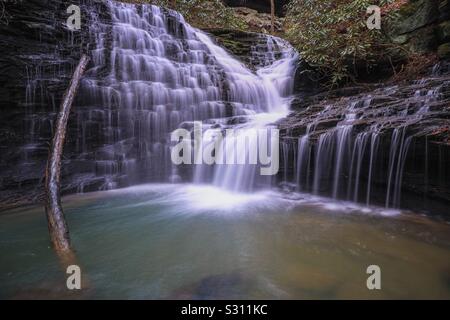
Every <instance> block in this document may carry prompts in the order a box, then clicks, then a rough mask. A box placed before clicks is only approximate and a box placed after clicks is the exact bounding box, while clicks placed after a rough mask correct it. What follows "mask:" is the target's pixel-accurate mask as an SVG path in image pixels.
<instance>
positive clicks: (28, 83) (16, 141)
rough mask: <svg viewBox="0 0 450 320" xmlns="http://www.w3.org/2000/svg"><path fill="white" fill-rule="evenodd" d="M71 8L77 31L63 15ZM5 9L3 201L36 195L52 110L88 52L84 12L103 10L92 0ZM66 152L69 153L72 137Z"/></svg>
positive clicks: (0, 85) (35, 1)
mask: <svg viewBox="0 0 450 320" xmlns="http://www.w3.org/2000/svg"><path fill="white" fill-rule="evenodd" d="M72 4H75V5H78V6H80V7H81V12H82V24H81V27H82V28H81V30H80V31H75V32H72V31H70V30H69V29H68V28H67V27H66V26H65V23H66V20H67V18H68V17H69V15H70V14H68V13H67V12H66V10H67V8H68V7H69V6H70V5H72ZM4 6H5V12H6V13H7V15H6V17H7V19H3V20H2V21H0V44H1V49H0V50H1V51H2V52H1V54H0V108H1V117H0V192H1V193H2V195H3V198H5V197H9V196H12V198H17V197H18V198H23V197H25V198H27V199H28V198H34V197H36V196H38V195H39V194H40V186H41V183H42V180H43V178H44V167H45V162H46V158H47V154H48V153H47V152H48V142H49V140H50V138H51V136H52V130H53V121H54V119H55V115H56V111H57V110H58V108H59V104H60V101H61V98H62V95H63V93H64V91H65V89H66V88H67V85H68V82H69V81H70V78H71V76H72V73H73V70H74V68H75V66H76V65H77V63H78V60H79V58H80V57H81V54H82V53H83V52H87V51H88V50H89V45H90V43H91V40H90V39H89V32H88V25H89V24H90V17H89V16H88V15H87V14H86V12H89V11H88V10H86V9H87V7H93V6H97V7H99V10H98V12H105V10H102V6H103V4H102V2H101V1H91V0H81V1H80V0H77V1H72V0H71V1H64V0H27V1H7V2H5V3H4ZM70 123H71V125H72V126H73V123H72V121H71V122H70ZM72 131H73V130H72ZM66 150H67V152H68V153H70V152H71V150H72V144H71V142H70V134H69V141H68V143H67V146H66ZM14 201H15V200H14Z"/></svg>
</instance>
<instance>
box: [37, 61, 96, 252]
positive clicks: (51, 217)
mask: <svg viewBox="0 0 450 320" xmlns="http://www.w3.org/2000/svg"><path fill="white" fill-rule="evenodd" d="M88 62H89V58H88V57H87V56H86V55H83V56H82V57H81V59H80V62H79V63H78V66H77V68H76V70H75V72H74V74H73V76H72V80H71V81H70V85H69V88H67V90H66V92H65V93H64V96H63V100H62V102H61V106H60V111H59V114H58V118H57V120H56V126H55V134H54V136H53V140H52V145H51V149H50V150H49V158H48V162H47V169H46V172H45V193H46V199H45V212H46V214H47V222H48V231H49V233H50V239H51V241H52V244H53V246H54V248H55V250H56V252H57V253H58V254H69V255H70V252H71V247H70V237H69V229H68V228H67V223H66V220H65V218H64V212H63V209H62V206H61V195H60V188H61V186H60V181H61V177H60V175H61V174H60V173H61V156H62V153H63V146H64V140H65V138H66V127H67V121H68V119H69V114H70V109H71V107H72V102H73V100H74V97H75V94H76V92H77V89H78V85H79V82H80V79H81V77H82V75H83V73H84V70H85V69H86V66H87V64H88Z"/></svg>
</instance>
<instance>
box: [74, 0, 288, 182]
mask: <svg viewBox="0 0 450 320" xmlns="http://www.w3.org/2000/svg"><path fill="white" fill-rule="evenodd" d="M108 6H109V10H110V12H111V18H112V21H113V24H112V26H108V25H105V24H102V23H101V21H99V23H96V24H93V25H92V26H91V29H92V34H93V37H95V39H96V41H95V42H96V45H97V47H96V49H95V50H94V51H93V61H94V64H95V68H93V69H92V70H89V72H88V75H89V77H88V78H87V79H86V80H85V81H84V82H83V88H82V92H83V96H84V105H85V106H86V109H88V110H89V113H88V115H87V119H86V113H80V115H79V119H78V121H79V126H80V131H81V134H80V135H81V137H82V138H81V141H80V142H79V143H78V145H79V153H80V154H81V156H80V157H81V158H86V159H91V158H94V159H95V160H94V161H95V166H96V175H97V176H101V177H106V183H105V186H104V188H114V187H116V186H119V185H130V184H136V183H143V182H144V183H145V182H157V181H163V182H170V181H172V182H180V181H192V180H195V181H196V182H198V183H214V184H215V185H217V186H221V187H224V188H228V189H233V190H237V189H241V190H251V189H252V188H253V187H254V182H253V181H254V180H255V181H256V180H258V178H257V177H255V176H257V175H259V174H258V172H256V171H255V170H254V167H253V166H247V165H244V166H235V168H232V167H230V166H227V165H226V166H223V167H219V166H217V167H213V166H206V167H205V165H203V166H198V168H195V166H190V167H189V168H186V167H179V166H175V165H172V162H171V159H170V150H171V146H172V145H171V143H170V133H171V132H172V131H173V130H175V129H177V128H180V127H183V128H188V129H191V130H192V129H193V122H194V121H202V122H203V123H204V127H205V129H207V128H210V127H212V126H215V127H216V128H221V129H225V128H235V127H236V128H237V127H239V128H247V129H249V128H264V127H268V128H269V127H271V128H273V126H269V125H270V124H271V123H273V122H274V121H276V120H277V119H279V118H281V117H283V116H285V115H286V114H287V112H288V110H289V95H290V94H291V93H292V86H293V75H294V71H295V65H296V64H295V60H296V59H297V54H296V53H295V51H294V50H293V49H292V47H291V46H290V45H289V44H288V43H286V42H284V41H283V40H281V39H278V38H275V37H271V36H260V37H259V38H258V36H255V37H256V39H259V42H263V43H262V44H259V45H258V46H256V45H255V47H254V48H253V50H254V51H255V54H254V55H255V57H258V59H259V60H260V61H259V63H258V65H261V66H265V67H260V68H259V70H256V71H251V70H250V69H249V68H248V67H246V66H245V65H244V64H243V63H241V62H240V61H238V60H237V59H235V58H234V57H232V56H231V55H230V54H229V53H228V52H227V51H225V50H224V49H223V48H221V47H219V46H217V45H216V44H215V43H214V41H213V40H212V39H211V38H210V36H208V35H207V34H205V33H204V32H202V31H200V30H198V29H195V28H193V27H191V26H190V25H189V24H188V23H186V22H185V21H184V19H183V17H182V16H181V15H180V14H179V13H177V12H175V11H171V10H162V9H160V8H159V7H156V6H152V5H142V6H138V5H132V4H123V3H117V2H113V1H110V2H108ZM109 34H111V38H112V41H111V43H109V40H108V36H109ZM258 50H265V51H266V52H265V53H264V54H260V52H259V51H258ZM255 59H257V58H255ZM94 112H95V113H94ZM93 117H99V118H100V122H101V128H102V129H100V130H101V132H98V136H101V137H103V140H104V142H105V143H104V144H103V146H101V147H100V148H97V149H94V150H93V148H92V144H89V143H87V142H86V140H87V139H86V137H87V136H88V135H89V134H90V130H91V129H90V127H89V126H90V122H91V120H92V118H93ZM105 128H106V129H105ZM95 130H98V129H97V128H95ZM205 143H206V141H205ZM233 152H235V153H236V155H235V156H237V154H241V153H245V150H234V151H233ZM267 183H268V182H267V181H266V182H263V185H264V184H265V185H266V186H267Z"/></svg>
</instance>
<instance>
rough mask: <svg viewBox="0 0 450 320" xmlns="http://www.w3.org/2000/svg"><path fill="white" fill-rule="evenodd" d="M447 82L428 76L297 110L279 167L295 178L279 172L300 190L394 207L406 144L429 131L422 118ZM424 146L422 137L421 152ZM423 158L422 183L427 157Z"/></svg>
mask: <svg viewBox="0 0 450 320" xmlns="http://www.w3.org/2000/svg"><path fill="white" fill-rule="evenodd" d="M449 85H450V82H449V81H448V80H447V81H443V82H439V81H435V80H434V79H433V78H431V79H429V80H428V81H427V80H423V81H419V82H415V83H413V84H412V85H411V86H406V87H403V88H402V89H401V90H399V88H398V87H397V86H394V87H386V88H380V89H376V90H374V91H373V92H372V94H373V95H372V94H369V95H367V94H365V95H360V96H357V97H353V98H351V99H341V101H337V102H334V103H332V104H328V105H325V106H323V107H322V108H321V109H319V110H317V111H316V110H315V109H312V108H313V107H312V106H311V107H308V108H306V109H305V110H302V111H300V112H299V116H298V117H297V118H296V119H295V120H291V121H293V122H294V123H295V122H297V123H295V125H294V126H292V125H289V126H288V127H287V128H286V129H285V130H286V134H285V135H284V139H283V140H282V144H283V145H284V146H283V148H282V149H283V150H288V152H287V153H286V154H282V156H283V158H284V163H285V165H284V171H285V172H286V171H290V172H291V173H292V176H293V177H295V180H294V179H292V180H290V181H288V179H289V178H288V177H289V176H290V175H289V174H284V180H286V182H287V183H292V182H293V183H295V188H296V189H297V190H299V191H302V192H312V193H314V194H316V195H325V196H330V197H333V198H334V199H345V200H349V201H353V202H362V203H365V204H366V205H370V204H372V203H375V202H376V203H378V204H384V205H385V206H386V207H394V208H399V207H400V204H401V203H400V200H401V195H402V184H403V176H404V171H405V166H406V165H407V158H408V156H409V153H410V149H411V145H413V141H414V138H416V137H417V138H418V139H417V140H418V143H419V141H420V138H421V137H424V136H425V137H426V135H427V134H428V132H429V131H424V130H423V127H421V123H427V122H431V121H433V120H432V119H434V117H435V113H434V112H435V111H438V110H439V108H441V104H442V102H441V100H442V99H443V98H444V97H443V95H442V94H441V91H442V90H444V92H445V90H447V89H446V88H448V86H449ZM430 86H431V89H430V88H429V87H430ZM416 88H417V89H416ZM397 96H398V97H399V98H397ZM405 97H406V98H405ZM310 109H311V110H310ZM291 117H293V116H292V115H291ZM287 121H289V120H287ZM281 126H282V127H283V124H281ZM295 130H298V131H300V130H301V131H300V132H302V133H301V134H300V136H299V137H298V138H297V137H293V136H292V134H291V132H293V131H295ZM427 130H429V129H427ZM431 130H433V129H431ZM431 132H432V131H431ZM291 146H292V147H291ZM427 148H428V144H427V140H426V139H425V153H427V152H428V150H427ZM289 150H292V151H289ZM423 162H424V166H425V175H424V184H425V186H426V185H427V184H428V176H427V174H428V167H429V162H428V158H427V157H425V159H424V160H423ZM291 163H292V165H291ZM374 187H377V190H376V192H374ZM375 200H376V201H375Z"/></svg>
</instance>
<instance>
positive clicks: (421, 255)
mask: <svg viewBox="0 0 450 320" xmlns="http://www.w3.org/2000/svg"><path fill="white" fill-rule="evenodd" d="M63 206H64V208H65V212H66V216H67V220H68V224H69V228H70V231H71V237H72V242H73V246H74V248H75V250H76V255H77V259H78V263H79V265H80V267H81V271H82V277H83V286H84V287H83V289H82V290H80V291H75V292H73V291H69V290H68V289H67V288H66V276H67V275H66V274H65V270H63V269H62V267H61V266H60V264H59V263H58V260H57V258H56V256H55V254H54V252H53V250H52V249H51V248H50V246H49V239H48V231H47V225H46V219H45V214H44V210H43V208H41V207H28V208H20V209H15V210H11V211H9V212H6V213H3V214H2V215H0V257H1V263H0V298H3V299H5V298H7V299H14V298H41V299H46V298H62V299H66V298H69V299H72V298H73V299H105V298H124V299H186V298H193V299H214V298H230V299H317V298H318V299H339V298H353V299H356V298H369V299H371V298H374V299H379V298H388V299H397V298H439V299H442V298H443V299H448V298H450V225H449V224H448V223H446V222H443V221H436V220H432V219H430V218H427V217H425V216H421V215H418V214H414V213H412V212H402V211H393V210H384V209H381V208H377V207H372V208H366V207H359V206H357V205H355V204H352V203H346V202H333V201H331V200H329V199H323V198H316V197H312V196H310V195H304V194H293V193H282V192H277V191H266V192H259V193H252V194H234V193H228V192H225V191H223V190H221V189H216V188H213V187H209V186H194V185H144V186H138V187H132V188H128V189H122V190H115V191H108V192H97V193H88V194H81V195H74V196H69V197H66V198H64V201H63ZM373 264H375V265H378V266H380V268H381V284H382V288H381V290H368V289H367V287H366V279H367V277H368V276H369V275H367V274H366V268H367V267H368V266H369V265H373Z"/></svg>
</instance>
